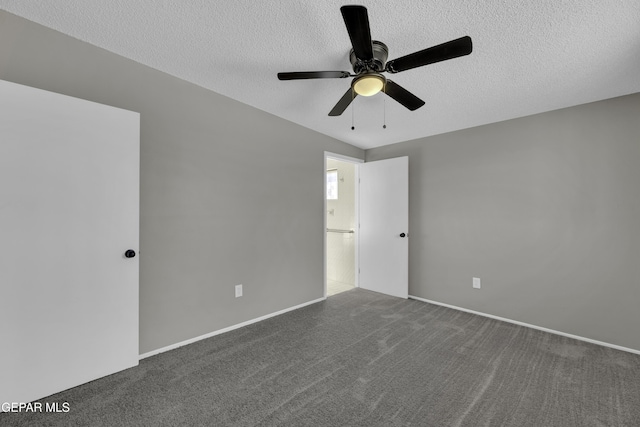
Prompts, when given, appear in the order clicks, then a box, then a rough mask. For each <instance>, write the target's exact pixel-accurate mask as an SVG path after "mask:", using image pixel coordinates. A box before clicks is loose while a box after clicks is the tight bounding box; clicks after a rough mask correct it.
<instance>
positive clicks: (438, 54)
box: [386, 36, 473, 73]
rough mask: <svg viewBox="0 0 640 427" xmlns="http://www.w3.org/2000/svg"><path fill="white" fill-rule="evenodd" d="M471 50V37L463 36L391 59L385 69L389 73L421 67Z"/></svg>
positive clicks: (465, 53)
mask: <svg viewBox="0 0 640 427" xmlns="http://www.w3.org/2000/svg"><path fill="white" fill-rule="evenodd" d="M472 50H473V45H472V43H471V37H469V36H464V37H460V38H459V39H455V40H451V41H450V42H446V43H442V44H439V45H438V46H433V47H430V48H427V49H424V50H421V51H419V52H414V53H412V54H409V55H406V56H402V57H400V58H397V59H394V60H391V61H389V62H387V68H386V71H388V72H390V73H399V72H400V71H405V70H410V69H412V68H416V67H422V66H423V65H427V64H433V63H435V62H440V61H446V60H447V59H453V58H457V57H459V56H464V55H469V54H470V53H471V51H472Z"/></svg>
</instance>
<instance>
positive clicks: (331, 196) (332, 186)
mask: <svg viewBox="0 0 640 427" xmlns="http://www.w3.org/2000/svg"><path fill="white" fill-rule="evenodd" d="M327 200H338V170H337V169H332V170H328V171H327Z"/></svg>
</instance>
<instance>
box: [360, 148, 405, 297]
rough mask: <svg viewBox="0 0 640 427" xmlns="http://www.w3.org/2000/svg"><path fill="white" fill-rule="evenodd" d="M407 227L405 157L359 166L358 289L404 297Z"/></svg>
mask: <svg viewBox="0 0 640 427" xmlns="http://www.w3.org/2000/svg"><path fill="white" fill-rule="evenodd" d="M408 228H409V158H408V157H398V158H394V159H388V160H379V161H375V162H367V163H364V164H362V165H360V287H361V288H363V289H369V290H372V291H376V292H381V293H384V294H388V295H392V296H396V297H400V298H407V297H408V293H409V285H408V281H409V241H408V240H409V238H408V235H409V230H408ZM401 234H404V237H401Z"/></svg>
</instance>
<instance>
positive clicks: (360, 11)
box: [340, 5, 373, 61]
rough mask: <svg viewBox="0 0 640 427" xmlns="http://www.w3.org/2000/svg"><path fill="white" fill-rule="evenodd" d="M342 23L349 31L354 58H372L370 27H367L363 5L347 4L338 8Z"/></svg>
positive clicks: (367, 18) (367, 19) (365, 10)
mask: <svg viewBox="0 0 640 427" xmlns="http://www.w3.org/2000/svg"><path fill="white" fill-rule="evenodd" d="M340 12H342V17H343V18H344V23H345V25H346V26H347V32H349V38H350V39H351V46H353V51H354V52H355V54H356V58H358V59H361V60H363V61H369V60H372V59H373V46H372V44H371V29H370V28H369V16H368V15H367V8H366V7H364V6H357V5H348V6H342V7H341V8H340Z"/></svg>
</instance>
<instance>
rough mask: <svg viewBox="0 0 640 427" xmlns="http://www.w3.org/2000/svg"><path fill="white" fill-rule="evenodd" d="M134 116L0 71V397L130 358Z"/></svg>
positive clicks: (135, 226)
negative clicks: (4, 77) (128, 254)
mask: <svg viewBox="0 0 640 427" xmlns="http://www.w3.org/2000/svg"><path fill="white" fill-rule="evenodd" d="M139 123H140V116H139V114H138V113H134V112H131V111H126V110H121V109H117V108H114V107H109V106H106V105H101V104H96V103H93V102H88V101H84V100H80V99H76V98H72V97H68V96H63V95H59V94H55V93H52V92H46V91H42V90H39V89H34V88H29V87H26V86H21V85H17V84H14V83H9V82H5V81H0V141H1V143H0V235H1V236H2V238H1V239H0V291H1V295H2V299H1V300H0V305H1V309H0V324H1V325H3V326H4V334H3V340H2V341H3V343H2V346H0V366H2V367H4V368H3V369H0V402H29V401H32V400H35V399H40V398H43V397H45V396H48V395H50V394H53V393H56V392H59V391H62V390H64V389H67V388H70V387H74V386H77V385H79V384H82V383H85V382H88V381H91V380H94V379H96V378H99V377H102V376H105V375H108V374H111V373H114V372H117V371H120V370H122V369H126V368H129V367H132V366H135V365H137V364H138V354H139V353H138V268H139V267H138V265H139V264H138V259H139V257H138V256H136V257H134V258H125V257H124V253H125V251H126V250H127V249H134V250H135V251H136V252H137V251H138V235H139V145H140V142H139V135H140V129H139Z"/></svg>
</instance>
